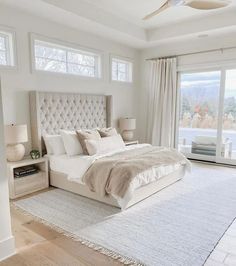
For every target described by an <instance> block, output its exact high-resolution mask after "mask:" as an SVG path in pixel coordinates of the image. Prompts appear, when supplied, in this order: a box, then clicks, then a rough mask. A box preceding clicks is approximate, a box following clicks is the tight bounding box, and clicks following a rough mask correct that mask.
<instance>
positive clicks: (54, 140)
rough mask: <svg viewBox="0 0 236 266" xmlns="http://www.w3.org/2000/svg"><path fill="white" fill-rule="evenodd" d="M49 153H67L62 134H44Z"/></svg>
mask: <svg viewBox="0 0 236 266" xmlns="http://www.w3.org/2000/svg"><path fill="white" fill-rule="evenodd" d="M43 139H44V142H45V146H46V149H47V154H50V155H61V154H65V153H66V150H65V147H64V143H63V140H62V137H61V135H48V134H46V135H44V136H43Z"/></svg>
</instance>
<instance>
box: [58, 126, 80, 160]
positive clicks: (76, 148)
mask: <svg viewBox="0 0 236 266" xmlns="http://www.w3.org/2000/svg"><path fill="white" fill-rule="evenodd" d="M60 133H61V136H62V140H63V143H64V146H65V149H66V153H67V155H69V156H75V155H78V154H81V153H83V149H82V147H81V145H80V142H79V138H78V136H77V134H76V132H75V131H68V130H60Z"/></svg>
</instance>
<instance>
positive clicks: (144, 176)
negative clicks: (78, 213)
mask: <svg viewBox="0 0 236 266" xmlns="http://www.w3.org/2000/svg"><path fill="white" fill-rule="evenodd" d="M145 146H150V144H137V145H131V146H126V147H125V148H123V149H122V150H116V151H114V152H109V153H105V154H100V155H98V154H95V155H93V156H88V155H79V156H73V157H68V156H67V155H60V156H50V168H51V170H53V171H57V172H61V173H64V174H66V175H67V178H68V180H70V181H73V182H78V183H81V184H82V183H83V182H82V177H83V175H84V174H85V172H86V171H87V170H88V168H89V167H90V166H91V165H92V164H93V162H94V161H96V160H98V159H100V158H102V157H105V156H109V155H113V154H115V153H119V152H121V151H124V150H131V149H139V148H142V147H145ZM180 167H182V164H181V163H178V164H173V165H164V166H159V167H154V168H151V169H149V170H147V171H145V172H142V173H140V174H138V175H137V176H136V178H135V179H134V180H133V181H132V182H131V183H130V187H129V190H128V191H127V193H126V195H125V197H124V198H122V199H121V198H116V199H117V201H118V203H119V204H120V206H121V207H122V206H123V205H125V204H126V203H127V202H128V201H129V200H130V199H131V198H132V195H133V192H134V191H135V190H136V189H138V188H140V187H142V186H144V185H147V184H149V183H152V182H154V181H157V180H158V179H160V178H161V177H163V176H166V175H168V174H171V173H173V172H175V171H177V170H178V169H179V168H180ZM185 168H186V169H190V163H189V164H186V165H185ZM112 196H113V197H114V195H112Z"/></svg>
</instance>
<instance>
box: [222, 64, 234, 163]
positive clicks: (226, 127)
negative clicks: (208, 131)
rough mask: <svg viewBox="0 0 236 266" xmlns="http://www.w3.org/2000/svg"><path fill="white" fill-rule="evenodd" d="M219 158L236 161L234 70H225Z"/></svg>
mask: <svg viewBox="0 0 236 266" xmlns="http://www.w3.org/2000/svg"><path fill="white" fill-rule="evenodd" d="M220 149H221V151H220V157H221V158H223V159H227V160H229V161H231V162H233V160H236V69H232V70H226V73H225V92H224V105H223V119H222V139H221V148H220Z"/></svg>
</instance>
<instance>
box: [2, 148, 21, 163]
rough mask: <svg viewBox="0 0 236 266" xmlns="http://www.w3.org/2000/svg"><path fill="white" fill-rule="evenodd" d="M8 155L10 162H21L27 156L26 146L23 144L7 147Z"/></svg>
mask: <svg viewBox="0 0 236 266" xmlns="http://www.w3.org/2000/svg"><path fill="white" fill-rule="evenodd" d="M6 155H7V160H8V161H9V162H17V161H21V160H22V159H23V158H24V156H25V146H24V145H23V144H14V145H7V150H6Z"/></svg>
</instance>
